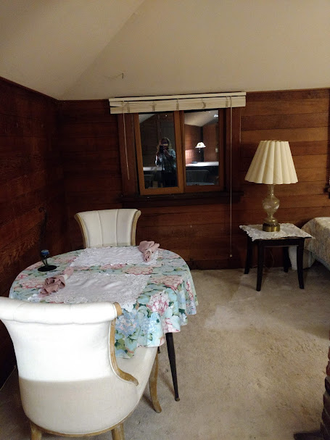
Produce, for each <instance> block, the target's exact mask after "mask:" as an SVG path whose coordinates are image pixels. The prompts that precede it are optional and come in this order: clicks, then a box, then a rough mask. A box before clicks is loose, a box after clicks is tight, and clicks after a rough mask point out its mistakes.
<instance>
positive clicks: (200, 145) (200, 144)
mask: <svg viewBox="0 0 330 440" xmlns="http://www.w3.org/2000/svg"><path fill="white" fill-rule="evenodd" d="M195 148H198V153H199V155H200V162H204V148H206V145H205V144H204V142H198V144H197V145H196V147H195Z"/></svg>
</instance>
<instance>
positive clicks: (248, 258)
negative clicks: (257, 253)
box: [244, 236, 252, 274]
mask: <svg viewBox="0 0 330 440" xmlns="http://www.w3.org/2000/svg"><path fill="white" fill-rule="evenodd" d="M246 243H247V244H246V260H245V270H244V273H245V274H247V273H249V272H250V267H251V260H252V239H251V238H250V237H249V236H247V242H246Z"/></svg>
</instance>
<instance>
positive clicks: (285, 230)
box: [240, 223, 312, 291]
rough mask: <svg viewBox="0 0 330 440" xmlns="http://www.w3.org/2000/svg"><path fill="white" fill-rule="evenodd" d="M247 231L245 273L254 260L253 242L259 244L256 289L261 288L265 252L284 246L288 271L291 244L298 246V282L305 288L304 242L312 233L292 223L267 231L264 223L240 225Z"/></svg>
mask: <svg viewBox="0 0 330 440" xmlns="http://www.w3.org/2000/svg"><path fill="white" fill-rule="evenodd" d="M240 228H241V229H243V230H244V231H245V232H246V233H247V251H246V260H245V270H244V273H245V274H248V273H249V271H250V267H251V261H252V249H253V244H256V245H257V246H258V268H257V287H256V290H257V291H260V290H261V283H262V274H263V267H264V254H265V248H267V247H282V248H283V269H284V271H285V272H288V270H289V267H290V259H289V246H296V247H297V273H298V282H299V287H300V288H301V289H303V288H304V277H303V254H304V242H305V239H306V238H311V237H312V236H311V235H310V234H307V233H306V232H304V231H302V230H301V229H300V228H298V227H297V226H295V225H293V224H291V223H283V224H281V230H280V231H279V232H265V231H263V230H262V225H243V226H240Z"/></svg>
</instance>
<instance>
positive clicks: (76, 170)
mask: <svg viewBox="0 0 330 440" xmlns="http://www.w3.org/2000/svg"><path fill="white" fill-rule="evenodd" d="M59 107H60V110H59V121H60V128H59V148H60V149H61V151H62V160H63V167H64V174H65V188H66V207H67V214H68V220H69V235H70V244H71V247H72V249H76V248H79V247H81V246H82V238H81V235H80V231H79V228H78V225H77V224H76V221H75V220H74V218H73V217H74V215H75V214H76V213H77V212H79V211H90V210H94V209H107V208H119V207H120V206H121V201H120V199H121V193H122V184H121V168H120V158H119V150H118V145H119V135H118V125H117V116H114V115H110V111H109V103H108V101H106V100H100V101H68V102H61V103H60V104H59Z"/></svg>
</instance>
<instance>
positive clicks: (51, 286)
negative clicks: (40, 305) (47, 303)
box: [40, 267, 73, 295]
mask: <svg viewBox="0 0 330 440" xmlns="http://www.w3.org/2000/svg"><path fill="white" fill-rule="evenodd" d="M72 274H73V267H68V268H67V269H65V270H64V271H63V275H55V276H54V277H48V278H46V279H45V281H44V284H43V286H42V288H41V290H40V293H41V294H42V295H50V294H51V293H53V292H57V291H58V290H59V289H63V287H65V281H66V280H67V279H68V278H69V276H71V275H72Z"/></svg>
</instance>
